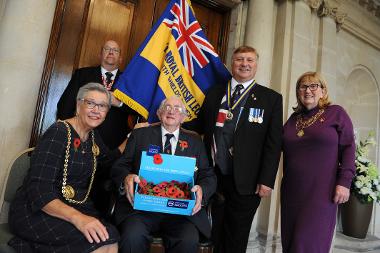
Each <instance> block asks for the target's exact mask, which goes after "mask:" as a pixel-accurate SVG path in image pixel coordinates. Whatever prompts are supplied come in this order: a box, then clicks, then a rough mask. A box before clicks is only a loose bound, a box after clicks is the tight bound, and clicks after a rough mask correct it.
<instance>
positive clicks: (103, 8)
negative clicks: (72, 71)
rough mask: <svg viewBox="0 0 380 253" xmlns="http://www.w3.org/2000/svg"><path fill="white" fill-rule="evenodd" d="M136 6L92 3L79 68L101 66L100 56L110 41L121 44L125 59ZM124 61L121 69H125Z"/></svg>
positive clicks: (111, 0) (118, 2)
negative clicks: (104, 45) (103, 46)
mask: <svg viewBox="0 0 380 253" xmlns="http://www.w3.org/2000/svg"><path fill="white" fill-rule="evenodd" d="M134 8H135V5H134V4H132V3H129V2H127V3H123V2H120V1H114V0H103V1H95V0H92V1H91V2H90V6H89V8H88V14H87V20H86V25H85V29H84V36H83V40H82V45H81V50H80V53H79V55H80V59H79V64H78V67H79V68H82V67H87V66H95V65H98V64H99V55H100V52H101V47H99V45H103V43H104V42H105V41H107V40H109V39H112V40H115V41H117V42H118V43H119V46H120V48H121V53H122V55H124V54H125V55H124V56H123V58H126V52H127V48H129V43H130V35H131V27H132V20H133V12H134ZM125 63H126V62H125V61H124V62H123V63H122V64H121V66H120V68H121V69H124V68H125V65H126V64H125Z"/></svg>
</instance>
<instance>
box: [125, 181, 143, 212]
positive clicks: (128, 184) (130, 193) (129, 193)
mask: <svg viewBox="0 0 380 253" xmlns="http://www.w3.org/2000/svg"><path fill="white" fill-rule="evenodd" d="M133 183H136V184H138V183H140V178H139V176H137V175H136V174H129V175H128V176H126V177H125V179H124V189H125V196H126V197H127V199H128V201H129V203H131V205H132V206H133V198H134V195H135V194H134V192H135V191H134V184H133Z"/></svg>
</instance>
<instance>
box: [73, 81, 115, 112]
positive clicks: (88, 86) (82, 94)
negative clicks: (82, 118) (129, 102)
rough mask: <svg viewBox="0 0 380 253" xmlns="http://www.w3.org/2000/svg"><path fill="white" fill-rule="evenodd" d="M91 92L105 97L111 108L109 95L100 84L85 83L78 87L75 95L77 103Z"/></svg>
mask: <svg viewBox="0 0 380 253" xmlns="http://www.w3.org/2000/svg"><path fill="white" fill-rule="evenodd" d="M91 91H98V92H100V93H103V94H106V95H107V100H108V106H109V107H110V108H111V99H112V97H111V93H110V92H109V91H108V90H107V89H106V87H104V86H103V85H102V84H100V83H87V84H85V85H83V86H82V87H80V89H79V91H78V95H77V101H78V100H82V99H84V97H85V96H86V95H87V93H89V92H91Z"/></svg>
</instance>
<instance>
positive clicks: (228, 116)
mask: <svg viewBox="0 0 380 253" xmlns="http://www.w3.org/2000/svg"><path fill="white" fill-rule="evenodd" d="M233 118H234V114H233V113H232V112H231V111H228V112H227V115H226V119H227V120H232V119H233Z"/></svg>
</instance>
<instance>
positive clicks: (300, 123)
mask: <svg viewBox="0 0 380 253" xmlns="http://www.w3.org/2000/svg"><path fill="white" fill-rule="evenodd" d="M324 112H325V110H324V109H319V111H318V112H317V113H316V114H315V115H314V116H313V117H311V118H309V119H307V120H304V119H303V118H302V114H299V115H298V116H297V121H296V131H297V136H298V137H300V138H301V137H302V136H304V134H305V132H304V131H303V130H304V129H305V128H307V127H309V126H311V125H313V124H314V123H315V122H316V121H317V120H318V119H319V117H320V116H321V115H322V114H323V113H324Z"/></svg>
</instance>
